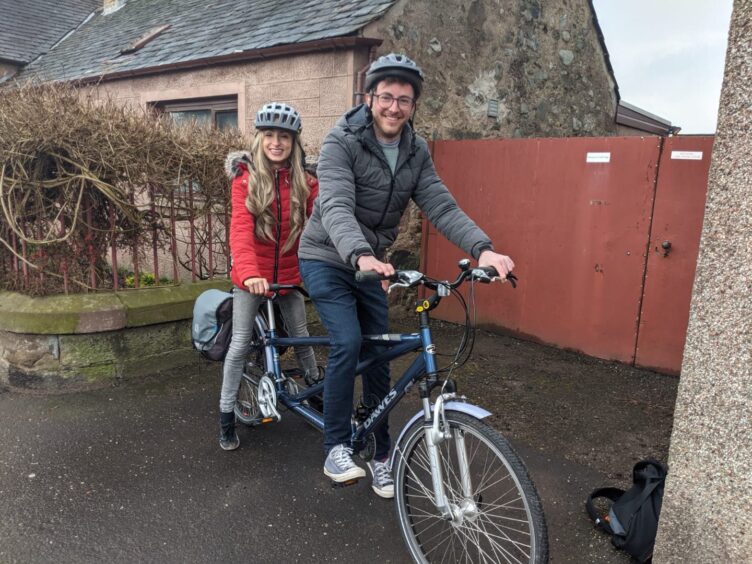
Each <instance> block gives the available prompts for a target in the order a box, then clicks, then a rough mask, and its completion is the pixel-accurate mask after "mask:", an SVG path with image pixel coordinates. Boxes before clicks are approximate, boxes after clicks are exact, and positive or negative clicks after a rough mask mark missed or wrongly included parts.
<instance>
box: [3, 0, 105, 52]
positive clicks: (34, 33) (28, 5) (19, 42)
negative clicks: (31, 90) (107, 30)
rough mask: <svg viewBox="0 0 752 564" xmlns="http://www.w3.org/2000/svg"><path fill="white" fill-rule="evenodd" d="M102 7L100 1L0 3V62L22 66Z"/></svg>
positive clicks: (20, 0)
mask: <svg viewBox="0 0 752 564" xmlns="http://www.w3.org/2000/svg"><path fill="white" fill-rule="evenodd" d="M101 5H102V0H0V59H5V60H8V61H13V62H16V63H23V64H26V63H28V62H29V61H32V60H34V59H35V58H36V57H37V56H38V55H40V54H41V53H44V52H45V51H47V50H48V49H49V48H50V47H52V46H53V45H54V44H55V43H57V42H58V41H59V40H60V39H62V38H63V37H65V34H66V33H68V32H69V31H71V30H73V29H75V28H76V26H78V25H79V24H80V23H81V22H83V21H84V20H85V19H86V18H87V17H88V16H89V14H91V13H92V12H93V11H94V10H96V9H97V8H99V7H100V6H101Z"/></svg>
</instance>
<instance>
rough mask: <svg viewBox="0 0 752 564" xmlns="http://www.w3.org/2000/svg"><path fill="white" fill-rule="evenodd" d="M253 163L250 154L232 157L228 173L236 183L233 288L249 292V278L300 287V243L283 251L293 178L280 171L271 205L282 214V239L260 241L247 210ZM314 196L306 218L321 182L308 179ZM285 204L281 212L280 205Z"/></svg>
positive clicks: (234, 191) (233, 205) (275, 214)
mask: <svg viewBox="0 0 752 564" xmlns="http://www.w3.org/2000/svg"><path fill="white" fill-rule="evenodd" d="M249 168H250V161H249V155H248V154H247V153H235V154H230V155H229V156H228V158H227V163H226V169H227V171H228V174H229V175H231V176H233V177H234V178H233V180H232V216H231V219H230V255H231V256H232V272H231V274H230V276H231V278H232V282H233V284H235V285H236V286H237V287H239V288H242V289H243V290H247V288H246V287H245V286H244V285H243V282H244V281H245V280H248V279H249V278H266V279H267V281H268V282H269V283H270V284H271V283H277V284H299V283H300V271H299V270H298V241H295V244H294V245H293V246H292V248H290V249H289V250H288V251H287V252H285V253H282V247H283V246H284V244H285V242H286V241H287V237H288V236H289V235H290V189H291V186H290V177H289V171H288V169H286V168H282V169H279V171H278V173H277V174H276V175H275V181H276V183H277V184H276V185H277V186H278V192H277V194H278V197H276V198H275V199H274V201H273V202H272V204H271V207H272V213H273V214H274V216H275V217H278V218H279V217H280V215H278V213H279V212H281V222H280V224H281V226H282V230H281V236H280V238H279V240H278V241H265V240H262V239H259V238H258V237H256V234H255V232H254V228H255V225H256V222H255V218H254V217H253V216H252V215H251V213H250V212H249V211H248V208H247V207H246V206H245V200H246V197H247V195H248V181H249V177H250V174H249ZM307 181H308V186H309V187H310V189H311V194H310V196H309V197H308V202H307V205H306V216H307V217H308V216H310V215H311V211H312V210H313V200H314V199H315V198H316V195H317V194H318V191H319V184H318V181H317V180H316V179H315V178H314V177H312V176H307ZM280 201H281V202H282V206H281V210H279V211H278V207H277V206H278V203H279V202H280Z"/></svg>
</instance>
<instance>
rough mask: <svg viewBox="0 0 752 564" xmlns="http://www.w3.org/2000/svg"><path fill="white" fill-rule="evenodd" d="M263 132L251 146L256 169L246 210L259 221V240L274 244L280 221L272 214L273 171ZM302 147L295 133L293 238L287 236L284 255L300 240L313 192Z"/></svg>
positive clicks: (291, 169) (291, 173)
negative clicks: (309, 199)
mask: <svg viewBox="0 0 752 564" xmlns="http://www.w3.org/2000/svg"><path fill="white" fill-rule="evenodd" d="M263 138H264V132H263V131H261V130H259V131H256V136H255V137H254V138H253V144H252V145H251V155H252V158H253V166H252V167H251V172H250V179H249V182H248V198H246V201H245V207H247V208H248V211H249V212H251V215H253V217H254V218H255V222H256V229H255V233H256V237H258V238H259V239H262V240H264V241H274V238H275V229H274V227H275V226H276V223H277V218H276V217H275V216H274V213H272V202H273V201H274V171H273V170H272V167H271V164H270V163H269V159H267V158H266V155H265V154H264V147H263V145H262V140H263ZM303 158H304V154H303V146H302V145H301V144H300V135H295V134H293V142H292V151H291V152H290V159H289V163H288V166H289V177H290V235H289V236H288V237H287V241H285V243H284V246H283V247H282V252H283V253H286V252H287V251H289V250H290V249H291V248H292V247H293V245H294V244H295V241H297V239H298V237H299V236H300V234H301V232H302V231H303V226H304V225H305V220H306V206H307V203H308V196H309V195H310V193H311V189H310V187H309V186H308V182H307V181H306V173H305V170H304V169H303Z"/></svg>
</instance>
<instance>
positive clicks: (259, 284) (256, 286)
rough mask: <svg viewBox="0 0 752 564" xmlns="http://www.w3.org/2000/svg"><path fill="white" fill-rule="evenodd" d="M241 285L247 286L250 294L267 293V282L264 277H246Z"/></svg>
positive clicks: (262, 294) (263, 294)
mask: <svg viewBox="0 0 752 564" xmlns="http://www.w3.org/2000/svg"><path fill="white" fill-rule="evenodd" d="M243 285H244V286H245V287H246V288H248V291H249V292H250V293H251V294H255V295H257V296H265V295H266V294H267V293H269V282H267V280H266V278H246V279H245V280H243Z"/></svg>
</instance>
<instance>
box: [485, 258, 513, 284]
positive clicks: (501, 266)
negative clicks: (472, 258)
mask: <svg viewBox="0 0 752 564" xmlns="http://www.w3.org/2000/svg"><path fill="white" fill-rule="evenodd" d="M478 266H480V267H484V266H492V267H494V268H495V269H496V271H497V272H498V273H499V278H501V279H502V281H503V279H504V278H506V277H507V275H508V274H509V273H510V272H512V270H514V261H512V259H511V258H509V257H508V256H506V255H501V254H499V253H495V252H493V251H491V250H486V251H483V252H482V253H481V254H480V256H479V257H478Z"/></svg>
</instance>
